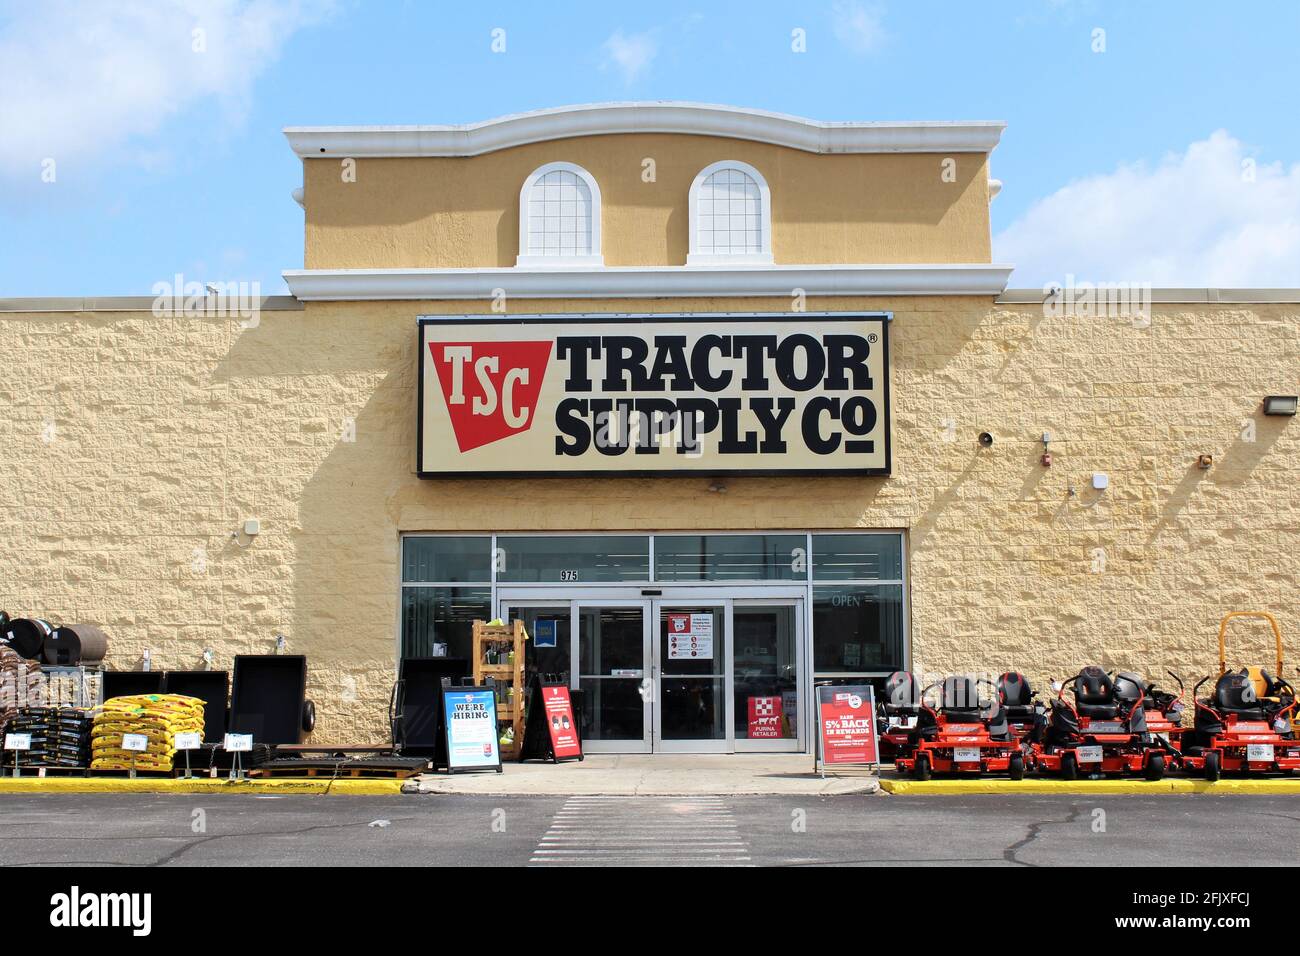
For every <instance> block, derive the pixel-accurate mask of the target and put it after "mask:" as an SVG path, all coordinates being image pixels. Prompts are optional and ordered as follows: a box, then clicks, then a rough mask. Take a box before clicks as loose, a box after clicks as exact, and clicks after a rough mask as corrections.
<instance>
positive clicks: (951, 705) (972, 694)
mask: <svg viewBox="0 0 1300 956" xmlns="http://www.w3.org/2000/svg"><path fill="white" fill-rule="evenodd" d="M939 706H940V709H941V710H942V711H943V713H944V716H945V717H947V718H948V719H949V720H956V721H971V722H975V721H980V720H983V719H984V718H983V715H982V714H981V713H980V700H979V692H978V690H977V689H976V687H975V682H974V681H973V680H971V679H970V678H969V677H964V676H962V677H947V678H945V679H944V682H943V698H942V703H941V704H940V705H939Z"/></svg>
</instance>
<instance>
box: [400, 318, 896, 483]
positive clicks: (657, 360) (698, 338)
mask: <svg viewBox="0 0 1300 956" xmlns="http://www.w3.org/2000/svg"><path fill="white" fill-rule="evenodd" d="M886 325H887V320H886V317H885V316H883V315H844V316H838V315H837V316H808V315H797V314H796V315H791V316H789V317H780V318H769V317H762V316H753V317H735V316H727V317H725V318H722V317H718V316H712V315H707V314H706V315H699V316H690V317H674V318H672V319H663V318H656V317H654V316H644V317H631V318H625V317H620V318H618V319H603V318H573V319H569V318H562V317H527V318H511V319H483V318H479V317H477V316H463V317H456V318H441V317H439V318H432V317H430V318H423V319H421V320H420V326H419V328H420V421H419V429H418V431H419V468H420V476H421V477H424V478H437V477H451V476H457V477H466V476H491V475H501V476H505V475H574V474H593V475H596V474H683V473H691V472H698V473H707V474H715V475H716V474H791V473H793V474H827V473H837V474H846V473H849V474H851V473H856V474H874V475H883V474H888V473H889V468H890V454H889V360H888V338H887V335H886Z"/></svg>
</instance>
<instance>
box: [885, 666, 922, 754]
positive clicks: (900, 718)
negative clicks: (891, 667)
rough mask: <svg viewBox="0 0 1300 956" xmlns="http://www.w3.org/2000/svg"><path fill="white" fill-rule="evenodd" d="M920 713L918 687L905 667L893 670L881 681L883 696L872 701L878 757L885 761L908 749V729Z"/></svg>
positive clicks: (910, 728)
mask: <svg viewBox="0 0 1300 956" xmlns="http://www.w3.org/2000/svg"><path fill="white" fill-rule="evenodd" d="M920 716H921V688H920V685H919V684H917V682H916V678H915V677H913V676H912V675H911V674H909V673H908V672H907V671H895V672H894V673H892V674H890V675H889V678H888V679H887V680H886V681H885V694H884V698H883V699H882V700H881V701H880V703H878V704H877V705H876V735H877V736H878V737H879V738H880V759H881V760H882V761H884V762H886V763H888V762H890V761H894V760H897V759H898V758H899V757H903V756H908V755H910V754H911V752H912V747H913V741H912V736H913V734H912V732H913V731H914V730H915V729H916V724H917V721H918V720H919V719H920Z"/></svg>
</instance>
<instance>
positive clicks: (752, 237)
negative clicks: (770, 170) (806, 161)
mask: <svg viewBox="0 0 1300 956" xmlns="http://www.w3.org/2000/svg"><path fill="white" fill-rule="evenodd" d="M690 230H691V238H690V253H689V255H687V257H686V264H687V265H721V264H726V263H748V262H753V263H771V261H772V194H771V193H770V192H769V191H768V188H767V180H765V179H764V178H763V174H762V173H760V172H759V171H758V170H757V169H755V168H754V167H753V166H750V165H749V164H748V163H742V162H738V161H736V160H724V161H723V162H720V163H714V164H713V165H711V166H706V167H704V168H703V169H702V170H700V173H699V175H698V176H696V177H695V181H694V182H693V183H691V193H690Z"/></svg>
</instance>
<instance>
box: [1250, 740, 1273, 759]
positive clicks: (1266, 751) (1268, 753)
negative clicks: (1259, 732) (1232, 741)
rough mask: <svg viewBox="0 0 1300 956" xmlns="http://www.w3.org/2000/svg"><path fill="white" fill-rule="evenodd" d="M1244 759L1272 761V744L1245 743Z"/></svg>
mask: <svg viewBox="0 0 1300 956" xmlns="http://www.w3.org/2000/svg"><path fill="white" fill-rule="evenodd" d="M1246 759H1247V760H1248V761H1250V762H1251V763H1254V762H1255V761H1257V760H1264V761H1268V762H1269V763H1272V762H1273V745H1272V744H1246Z"/></svg>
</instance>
